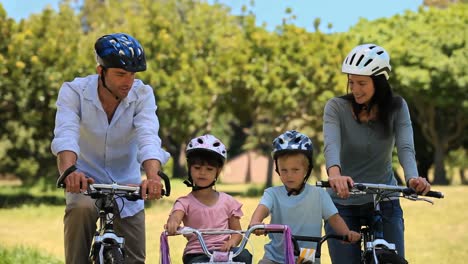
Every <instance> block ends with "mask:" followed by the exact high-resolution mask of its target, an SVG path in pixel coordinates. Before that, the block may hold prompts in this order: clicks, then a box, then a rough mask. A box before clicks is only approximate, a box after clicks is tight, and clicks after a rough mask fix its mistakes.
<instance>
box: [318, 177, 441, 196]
mask: <svg viewBox="0 0 468 264" xmlns="http://www.w3.org/2000/svg"><path fill="white" fill-rule="evenodd" d="M316 186H318V187H325V188H331V186H330V182H328V181H318V182H317V183H316ZM349 189H350V191H351V192H353V191H354V192H356V191H361V192H366V190H374V191H393V192H400V193H402V194H403V196H404V197H408V196H413V195H416V196H427V197H432V198H439V199H440V198H444V194H443V193H442V192H438V191H429V192H427V193H426V194H424V195H423V194H417V193H416V191H415V190H414V189H413V188H410V187H402V186H395V185H388V184H375V183H354V185H353V186H352V187H350V188H349Z"/></svg>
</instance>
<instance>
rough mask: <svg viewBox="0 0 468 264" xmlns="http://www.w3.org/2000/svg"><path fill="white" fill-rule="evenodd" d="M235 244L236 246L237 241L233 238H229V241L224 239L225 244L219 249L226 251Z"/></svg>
mask: <svg viewBox="0 0 468 264" xmlns="http://www.w3.org/2000/svg"><path fill="white" fill-rule="evenodd" d="M235 246H236V245H235V241H233V240H232V239H229V240H228V241H224V244H223V245H222V246H221V247H220V248H219V251H223V252H226V251H229V250H231V248H233V247H235Z"/></svg>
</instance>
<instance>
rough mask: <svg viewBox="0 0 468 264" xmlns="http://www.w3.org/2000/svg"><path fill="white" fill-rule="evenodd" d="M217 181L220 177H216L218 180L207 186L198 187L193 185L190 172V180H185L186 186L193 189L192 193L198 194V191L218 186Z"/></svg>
mask: <svg viewBox="0 0 468 264" xmlns="http://www.w3.org/2000/svg"><path fill="white" fill-rule="evenodd" d="M217 179H218V176H216V179H215V180H214V181H213V182H212V183H210V184H208V185H207V186H197V185H195V184H193V180H192V175H190V172H189V176H188V179H186V180H184V184H185V185H186V186H187V187H192V191H193V192H196V191H199V190H203V189H207V188H211V187H212V186H214V185H215V184H216V180H217Z"/></svg>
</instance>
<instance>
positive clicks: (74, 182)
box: [63, 170, 94, 193]
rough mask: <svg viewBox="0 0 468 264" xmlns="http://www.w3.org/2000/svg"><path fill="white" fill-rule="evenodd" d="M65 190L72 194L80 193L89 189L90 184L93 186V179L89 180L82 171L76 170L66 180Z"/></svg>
mask: <svg viewBox="0 0 468 264" xmlns="http://www.w3.org/2000/svg"><path fill="white" fill-rule="evenodd" d="M63 182H64V184H65V186H66V187H65V190H66V191H67V192H70V193H80V192H84V191H86V190H87V189H88V184H93V183H94V180H93V179H92V178H87V177H86V176H85V174H84V173H83V172H81V171H78V170H75V171H74V172H72V173H70V174H68V176H67V177H66V178H65V179H64V181H63Z"/></svg>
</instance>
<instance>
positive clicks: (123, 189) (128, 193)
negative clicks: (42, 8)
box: [56, 165, 171, 200]
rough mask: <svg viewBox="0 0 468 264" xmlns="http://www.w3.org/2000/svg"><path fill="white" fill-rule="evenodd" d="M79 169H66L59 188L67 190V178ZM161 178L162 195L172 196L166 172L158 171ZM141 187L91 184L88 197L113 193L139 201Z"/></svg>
mask: <svg viewBox="0 0 468 264" xmlns="http://www.w3.org/2000/svg"><path fill="white" fill-rule="evenodd" d="M76 170H77V168H76V167H75V165H73V166H71V167H69V168H68V169H66V170H65V171H64V172H63V174H62V175H60V177H59V178H58V179H57V184H56V186H57V188H65V187H66V185H65V178H66V177H67V176H68V175H70V174H71V173H72V172H74V171H76ZM158 175H159V177H161V179H163V181H164V187H165V189H162V190H161V195H162V196H169V195H170V194H171V182H170V180H169V176H167V175H166V174H165V173H164V172H162V171H158ZM140 191H141V190H140V186H127V185H119V184H116V183H112V184H100V183H95V184H90V185H89V186H88V190H87V195H90V196H92V197H93V194H95V195H98V194H108V193H113V194H122V195H125V197H126V198H127V199H129V200H138V199H141V198H142V194H141V192H140Z"/></svg>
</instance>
